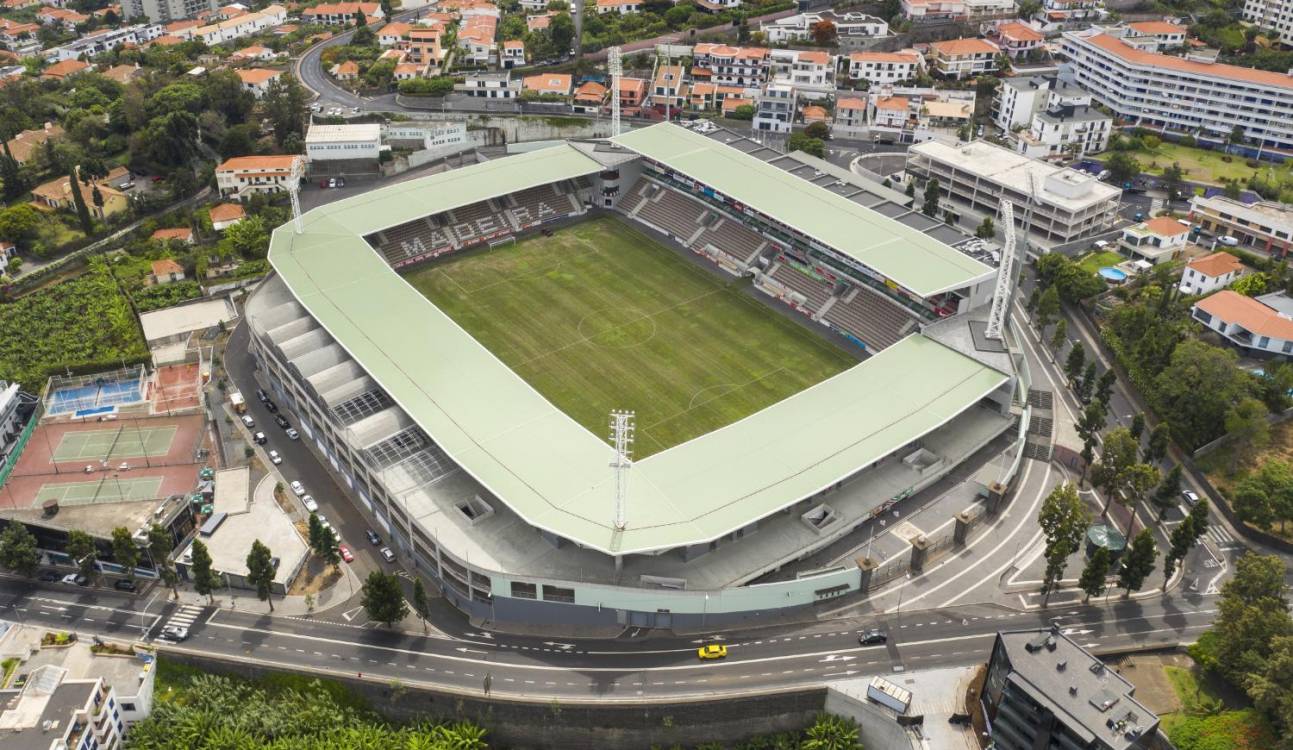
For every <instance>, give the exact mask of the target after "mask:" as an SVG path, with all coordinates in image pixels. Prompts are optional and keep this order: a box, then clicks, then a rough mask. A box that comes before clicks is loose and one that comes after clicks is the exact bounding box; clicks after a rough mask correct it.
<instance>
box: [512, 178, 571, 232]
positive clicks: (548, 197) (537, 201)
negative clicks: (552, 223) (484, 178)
mask: <svg viewBox="0 0 1293 750" xmlns="http://www.w3.org/2000/svg"><path fill="white" fill-rule="evenodd" d="M508 204H509V206H510V208H508V209H507V211H508V213H509V214H511V216H512V219H513V222H514V223H515V224H516V226H517V228H518V229H520V228H523V227H528V226H533V225H534V224H536V223H538V222H541V221H547V220H548V219H555V218H557V217H559V216H565V215H567V214H569V213H570V212H571V211H578V210H579V209H580V206H578V205H577V204H576V203H575V202H574V201H573V200H572V198H571V196H570V195H568V194H566V193H563V192H562V191H561V189H560V187H559V186H558V185H539V186H538V187H532V188H529V189H527V190H522V191H521V192H519V193H513V194H512V195H510V196H508Z"/></svg>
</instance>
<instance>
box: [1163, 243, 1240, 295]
mask: <svg viewBox="0 0 1293 750" xmlns="http://www.w3.org/2000/svg"><path fill="white" fill-rule="evenodd" d="M1243 273H1244V264H1243V263H1240V262H1239V259H1238V258H1236V257H1235V256H1233V255H1231V254H1230V253H1226V252H1219V253H1212V254H1211V255H1205V256H1203V257H1202V258H1195V259H1194V260H1192V261H1190V262H1189V263H1186V264H1185V268H1183V269H1181V283H1180V284H1179V288H1180V290H1181V293H1182V294H1188V295H1198V294H1211V293H1213V292H1215V291H1218V290H1220V289H1225V288H1226V287H1228V286H1230V284H1231V283H1232V282H1234V280H1235V279H1238V278H1239V277H1240V276H1242V275H1243Z"/></svg>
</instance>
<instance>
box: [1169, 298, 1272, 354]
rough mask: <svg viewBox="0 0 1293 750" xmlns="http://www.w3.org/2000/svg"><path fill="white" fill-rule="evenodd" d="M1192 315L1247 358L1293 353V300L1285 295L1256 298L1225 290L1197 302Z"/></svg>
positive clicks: (1192, 309)
mask: <svg viewBox="0 0 1293 750" xmlns="http://www.w3.org/2000/svg"><path fill="white" fill-rule="evenodd" d="M1190 314H1191V315H1192V316H1193V318H1194V319H1195V320H1197V321H1199V322H1200V323H1202V324H1203V325H1205V326H1207V327H1208V328H1210V329H1212V330H1213V331H1216V332H1217V333H1219V334H1221V336H1222V338H1224V339H1225V340H1226V341H1228V342H1230V343H1231V344H1233V345H1234V346H1235V347H1237V348H1238V349H1239V350H1240V351H1241V352H1243V353H1244V354H1245V355H1248V356H1282V357H1284V358H1288V357H1289V355H1290V354H1293V299H1290V298H1289V297H1288V296H1287V295H1285V294H1284V293H1283V292H1276V293H1273V294H1263V295H1262V296H1260V297H1257V298H1255V299H1254V298H1253V297H1245V296H1244V295H1242V294H1239V293H1238V292H1234V291H1231V290H1229V289H1222V290H1221V291H1219V292H1217V293H1216V294H1213V295H1211V296H1209V297H1204V298H1203V299H1201V300H1199V301H1198V302H1195V303H1194V306H1193V307H1192V308H1190Z"/></svg>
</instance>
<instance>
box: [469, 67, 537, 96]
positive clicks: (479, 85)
mask: <svg viewBox="0 0 1293 750" xmlns="http://www.w3.org/2000/svg"><path fill="white" fill-rule="evenodd" d="M453 90H454V91H457V92H459V93H462V94H466V95H467V96H475V97H479V98H481V99H515V98H517V97H518V96H520V94H521V81H520V80H519V79H517V80H513V79H512V74H511V73H509V72H507V71H502V72H499V73H468V74H467V75H466V76H465V77H464V79H463V82H462V83H456V84H454V87H453Z"/></svg>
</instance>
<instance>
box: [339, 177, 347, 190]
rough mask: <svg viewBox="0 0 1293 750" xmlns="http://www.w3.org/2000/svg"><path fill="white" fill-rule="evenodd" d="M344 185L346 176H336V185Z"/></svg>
mask: <svg viewBox="0 0 1293 750" xmlns="http://www.w3.org/2000/svg"><path fill="white" fill-rule="evenodd" d="M345 186H346V178H345V177H338V178H337V187H339V188H343V187H345Z"/></svg>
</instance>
